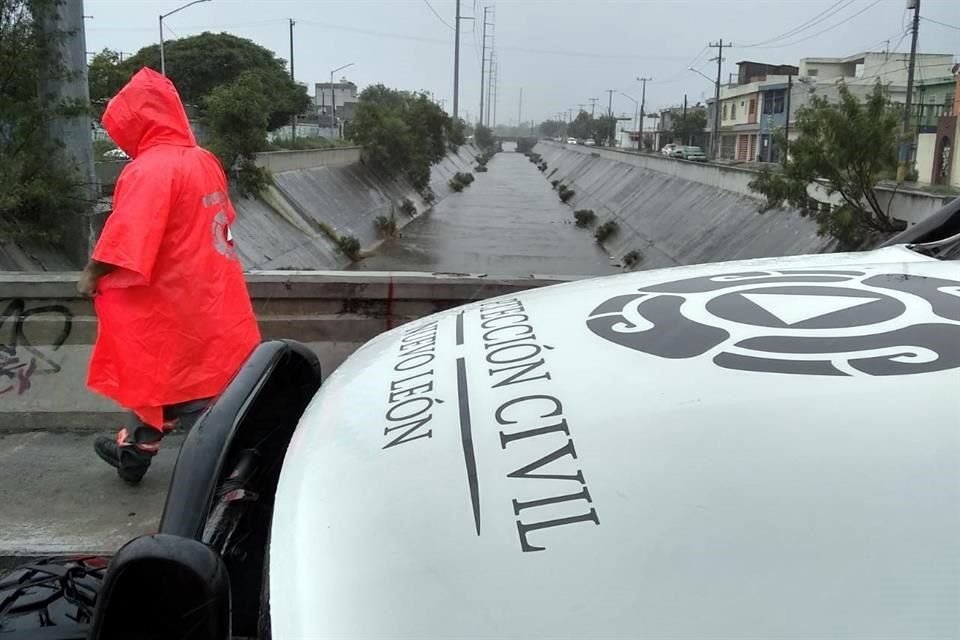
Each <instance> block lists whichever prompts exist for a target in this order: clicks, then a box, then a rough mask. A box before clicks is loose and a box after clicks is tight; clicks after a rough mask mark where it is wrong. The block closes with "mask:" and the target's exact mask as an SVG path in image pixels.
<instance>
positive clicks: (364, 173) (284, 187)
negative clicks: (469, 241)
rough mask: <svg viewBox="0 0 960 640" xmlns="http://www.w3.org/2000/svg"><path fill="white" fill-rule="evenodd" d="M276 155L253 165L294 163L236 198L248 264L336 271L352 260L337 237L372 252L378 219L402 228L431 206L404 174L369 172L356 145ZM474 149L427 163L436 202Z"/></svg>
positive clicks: (466, 147) (244, 258)
mask: <svg viewBox="0 0 960 640" xmlns="http://www.w3.org/2000/svg"><path fill="white" fill-rule="evenodd" d="M275 153H278V154H284V155H282V156H281V157H280V158H276V157H274V153H265V154H259V155H258V158H257V161H258V163H260V164H261V165H262V166H273V167H295V168H288V169H287V170H283V171H278V172H275V173H274V174H273V186H271V187H270V188H268V189H267V191H266V192H265V193H264V194H262V195H261V196H260V197H257V198H241V197H239V196H237V195H234V197H233V201H234V206H235V207H236V208H237V218H238V223H237V225H236V230H235V233H234V235H235V237H236V238H237V243H238V245H239V246H240V247H241V252H240V255H241V260H242V261H243V264H244V266H245V267H246V268H247V269H321V270H323V269H341V268H343V267H345V266H347V265H348V264H349V263H350V260H349V259H348V258H347V257H346V256H345V255H344V254H343V253H342V252H340V251H339V250H338V249H337V245H336V238H340V237H343V236H352V237H354V238H356V239H357V240H358V241H359V242H360V246H361V249H362V251H365V252H369V251H372V250H373V249H375V248H376V247H377V246H378V245H379V244H380V243H381V242H382V241H383V235H382V233H381V232H380V231H379V230H378V229H377V226H376V223H375V222H376V219H377V218H378V217H380V216H386V217H390V216H393V217H394V220H395V221H396V225H397V229H398V230H399V229H402V228H403V227H405V226H406V225H407V224H408V223H409V222H410V221H411V220H413V219H414V218H415V217H417V216H420V215H423V214H424V213H426V212H427V211H429V210H430V208H431V206H432V204H431V203H428V202H426V201H425V200H424V199H423V197H422V196H421V195H420V194H419V193H418V192H417V191H416V189H414V188H413V186H412V185H411V184H410V183H409V182H408V181H407V180H406V178H403V177H394V178H387V177H384V176H383V175H381V174H379V173H378V172H375V171H373V170H371V169H370V168H369V167H368V166H367V165H365V164H363V163H362V162H361V161H360V154H359V153H358V152H356V149H321V150H315V151H310V152H290V151H281V152H275ZM477 153H478V152H477V150H476V149H475V148H474V147H472V146H470V145H464V146H462V147H460V148H459V149H458V150H457V151H451V152H449V153H448V154H447V155H446V157H444V158H443V159H442V160H441V161H440V162H439V163H437V164H435V165H433V167H431V170H430V187H431V189H432V190H433V193H434V194H435V197H436V201H440V200H442V199H443V198H445V197H447V196H448V195H449V194H450V193H452V190H451V189H450V187H449V186H448V184H447V182H448V180H449V179H450V177H452V176H453V174H455V173H457V172H458V171H471V170H472V167H473V165H474V164H475V160H474V158H475V157H476V155H477ZM286 154H294V155H292V156H290V155H286ZM328 155H329V156H331V157H330V158H328V157H327V156H328ZM404 199H409V200H410V201H411V202H413V204H414V206H415V207H416V210H417V212H416V214H415V215H414V216H409V215H407V214H405V213H403V212H402V211H401V210H400V203H401V202H402V201H403V200H404Z"/></svg>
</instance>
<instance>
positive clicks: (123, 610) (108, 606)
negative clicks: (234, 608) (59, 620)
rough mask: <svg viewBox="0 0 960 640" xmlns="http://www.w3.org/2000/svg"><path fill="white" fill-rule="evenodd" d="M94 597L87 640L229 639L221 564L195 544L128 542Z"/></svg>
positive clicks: (151, 539) (157, 539)
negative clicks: (91, 619)
mask: <svg viewBox="0 0 960 640" xmlns="http://www.w3.org/2000/svg"><path fill="white" fill-rule="evenodd" d="M97 599H98V601H99V602H101V603H103V604H102V606H98V607H97V609H96V611H95V613H94V618H93V624H92V626H91V627H90V635H89V636H88V637H89V639H90V640H160V639H162V638H163V639H169V638H179V639H181V640H229V639H230V578H229V576H228V575H227V569H226V566H225V565H224V563H223V560H222V559H221V558H220V556H218V555H217V554H216V553H215V552H214V551H213V550H212V549H210V548H209V547H207V546H206V545H204V544H203V543H201V542H197V541H196V540H191V539H189V538H183V537H180V536H173V535H167V534H162V533H158V534H155V535H149V536H141V537H139V538H135V539H134V540H131V541H130V542H128V543H127V544H126V545H124V547H123V548H122V549H120V551H119V552H118V553H117V555H116V556H114V557H113V560H112V561H111V562H110V568H109V570H108V571H107V575H106V577H105V578H104V582H103V587H102V588H101V590H100V593H99V594H98V596H97Z"/></svg>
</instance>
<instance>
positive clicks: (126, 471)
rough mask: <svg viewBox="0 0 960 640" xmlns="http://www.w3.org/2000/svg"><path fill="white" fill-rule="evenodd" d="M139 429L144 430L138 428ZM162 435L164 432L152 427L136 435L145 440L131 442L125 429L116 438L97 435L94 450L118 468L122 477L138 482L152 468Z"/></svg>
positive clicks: (138, 438) (128, 480) (130, 481)
mask: <svg viewBox="0 0 960 640" xmlns="http://www.w3.org/2000/svg"><path fill="white" fill-rule="evenodd" d="M137 431H138V432H139V431H144V430H143V429H137ZM162 437H163V434H162V433H160V432H158V431H157V430H155V429H150V430H149V431H145V432H144V433H142V434H141V433H137V434H136V436H135V439H136V440H144V442H142V443H137V442H131V441H130V439H129V437H128V436H127V430H126V429H123V430H121V431H120V433H119V434H117V437H116V438H110V437H108V436H97V439H96V440H94V443H93V450H94V451H95V452H96V454H97V456H99V457H100V459H101V460H103V461H104V462H106V463H107V464H109V465H110V466H111V467H114V468H115V469H116V470H117V475H119V476H120V478H122V479H123V480H125V481H126V482H129V483H131V484H136V483H138V482H140V480H142V479H143V476H144V474H146V473H147V469H149V468H150V462H151V461H152V460H153V456H155V455H156V454H157V450H158V449H159V448H160V438H162Z"/></svg>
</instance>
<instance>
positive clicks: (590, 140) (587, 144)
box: [583, 138, 597, 147]
mask: <svg viewBox="0 0 960 640" xmlns="http://www.w3.org/2000/svg"><path fill="white" fill-rule="evenodd" d="M596 144H597V143H596V141H595V140H594V139H593V138H587V140H586V142H584V143H583V146H585V147H594V146H596Z"/></svg>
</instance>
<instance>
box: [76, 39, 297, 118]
mask: <svg viewBox="0 0 960 640" xmlns="http://www.w3.org/2000/svg"><path fill="white" fill-rule="evenodd" d="M164 56H165V59H166V66H167V77H168V78H170V80H171V81H173V84H174V85H176V87H177V91H178V92H179V93H180V97H181V99H182V100H183V102H184V103H185V104H187V105H193V106H197V107H200V109H201V115H202V109H203V108H204V104H205V103H204V99H205V98H206V97H207V96H208V95H210V93H211V92H213V90H214V89H216V88H217V87H220V86H222V85H227V84H230V83H232V82H234V81H236V80H237V79H238V78H239V77H240V76H241V75H242V74H243V73H245V72H248V71H259V72H260V84H261V85H262V86H263V87H264V89H265V90H266V91H267V95H268V96H269V102H270V111H269V115H270V117H269V121H268V128H269V129H275V128H277V127H280V126H283V125H285V124H287V123H288V122H289V121H290V118H291V116H293V115H295V114H300V113H303V112H304V111H305V110H306V109H307V107H308V106H309V105H310V97H309V96H308V95H307V93H306V90H305V89H304V88H303V87H302V86H301V85H298V84H297V83H295V82H294V81H293V80H291V79H290V72H289V71H288V70H287V66H286V62H285V61H284V60H282V59H280V58H278V57H276V56H275V55H274V54H273V52H272V51H270V50H269V49H267V48H265V47H261V46H260V45H258V44H257V43H255V42H253V41H252V40H248V39H246V38H240V37H237V36H235V35H231V34H229V33H210V32H205V33H201V34H200V35H197V36H190V37H188V38H182V39H179V40H170V41H168V42H165V43H164ZM108 61H109V58H106V57H105V58H103V59H102V62H103V64H99V65H97V66H96V67H93V68H91V70H90V76H89V77H90V87H91V96H95V97H96V98H109V97H111V96H112V95H113V93H116V90H117V89H119V88H120V86H122V84H123V83H124V82H126V81H127V80H128V79H129V78H130V77H131V76H132V75H133V74H134V73H136V72H137V71H139V70H140V69H141V68H143V67H150V68H151V69H155V70H156V71H159V70H160V47H159V45H156V44H152V45H149V46H147V47H144V48H142V49H140V51H138V52H137V53H136V54H134V55H133V56H130V57H129V58H127V59H126V60H124V61H123V62H118V64H117V65H116V69H114V68H112V67H111V65H109V64H107V62H108ZM117 72H119V75H120V77H121V78H122V81H121V82H120V86H117V84H116V82H115V74H116V73H117ZM95 87H96V91H94V89H95ZM101 87H103V89H101ZM111 90H112V91H111ZM104 94H105V95H104Z"/></svg>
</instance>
